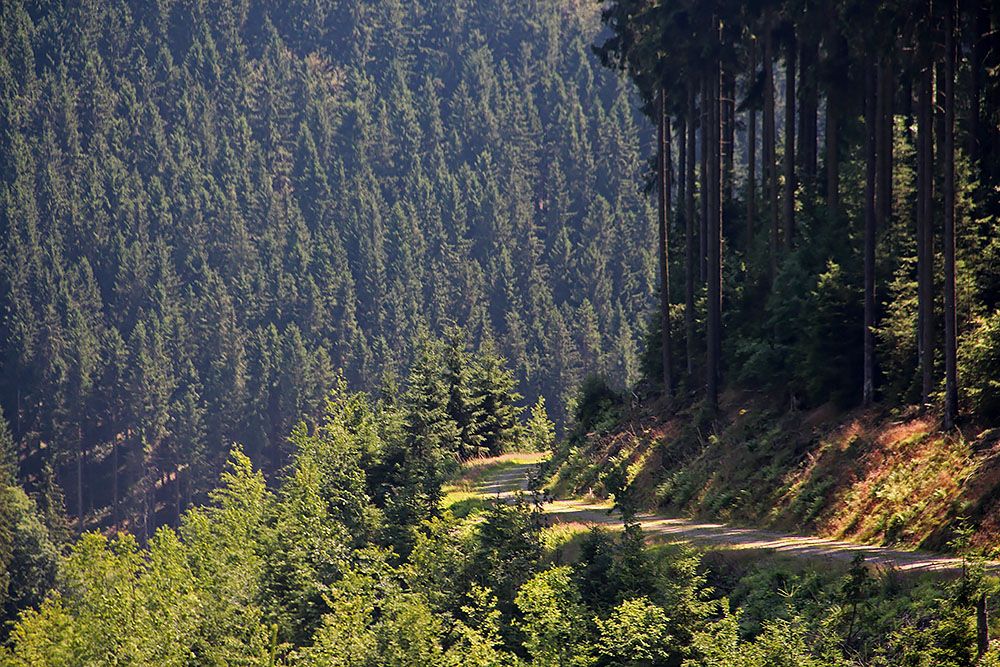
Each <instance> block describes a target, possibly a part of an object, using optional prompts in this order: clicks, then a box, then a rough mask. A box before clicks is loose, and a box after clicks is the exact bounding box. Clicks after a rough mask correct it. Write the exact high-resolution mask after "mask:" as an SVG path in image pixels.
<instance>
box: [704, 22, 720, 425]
mask: <svg viewBox="0 0 1000 667" xmlns="http://www.w3.org/2000/svg"><path fill="white" fill-rule="evenodd" d="M713 29H717V27H716V26H713ZM720 79H721V70H720V66H719V64H718V63H716V64H715V65H714V66H713V72H712V76H711V83H710V86H709V88H710V90H709V95H708V98H709V108H710V112H709V120H710V123H709V124H710V129H709V137H710V141H709V146H710V151H711V154H710V156H709V163H710V164H709V177H710V180H711V183H710V184H709V193H710V194H709V206H710V208H711V211H710V216H711V220H710V222H709V229H708V263H709V267H708V273H709V275H708V355H707V356H708V368H707V369H706V372H705V375H706V400H707V403H708V408H709V410H710V411H711V412H712V413H715V412H716V411H717V410H718V406H719V367H720V363H719V361H720V360H719V353H720V351H721V340H722V332H721V325H722V308H721V297H722V280H721V279H722V168H721V167H722V165H721V161H722V128H721V127H720V125H721V114H720V97H721V81H720Z"/></svg>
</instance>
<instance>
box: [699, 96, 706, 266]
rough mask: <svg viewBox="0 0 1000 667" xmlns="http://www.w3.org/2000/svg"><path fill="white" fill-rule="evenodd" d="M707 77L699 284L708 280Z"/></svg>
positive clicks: (703, 104)
mask: <svg viewBox="0 0 1000 667" xmlns="http://www.w3.org/2000/svg"><path fill="white" fill-rule="evenodd" d="M708 88H709V86H708V77H707V76H706V77H705V78H704V80H703V81H702V82H701V109H700V114H699V116H700V117H701V120H700V123H699V124H700V125H701V188H700V193H699V203H700V205H701V219H700V220H699V223H700V225H699V230H698V232H699V233H698V266H699V271H698V275H699V276H700V277H701V282H702V283H704V282H705V281H706V280H707V279H708V209H709V204H708V180H709V179H708V152H709V148H708V146H709V141H708V136H707V134H708V133H707V129H708V126H709V121H708V116H707V114H708V108H709V104H708Z"/></svg>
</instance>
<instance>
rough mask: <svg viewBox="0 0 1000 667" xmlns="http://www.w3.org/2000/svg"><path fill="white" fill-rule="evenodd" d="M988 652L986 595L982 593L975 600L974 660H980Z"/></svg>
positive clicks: (988, 630)
mask: <svg viewBox="0 0 1000 667" xmlns="http://www.w3.org/2000/svg"><path fill="white" fill-rule="evenodd" d="M989 650H990V616H989V608H988V607H987V598H986V593H985V592H982V593H980V594H979V597H978V598H977V599H976V658H977V659H979V660H982V659H983V656H984V655H986V653H987V652H988V651H989Z"/></svg>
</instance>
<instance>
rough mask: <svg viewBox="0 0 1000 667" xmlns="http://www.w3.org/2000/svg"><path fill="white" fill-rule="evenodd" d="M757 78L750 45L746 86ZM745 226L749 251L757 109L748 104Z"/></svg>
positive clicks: (754, 192)
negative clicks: (748, 73)
mask: <svg viewBox="0 0 1000 667" xmlns="http://www.w3.org/2000/svg"><path fill="white" fill-rule="evenodd" d="M756 78H757V48H756V44H754V43H753V42H751V43H750V76H749V77H748V79H747V81H748V86H753V82H754V80H755V79H756ZM746 203H747V220H746V223H747V226H746V248H747V250H748V251H749V250H750V246H751V245H752V244H753V227H754V218H755V217H757V108H756V107H755V106H754V105H753V104H750V105H748V107H747V186H746Z"/></svg>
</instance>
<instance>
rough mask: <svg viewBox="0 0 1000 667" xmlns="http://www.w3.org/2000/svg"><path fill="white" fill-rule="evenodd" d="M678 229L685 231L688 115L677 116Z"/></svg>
mask: <svg viewBox="0 0 1000 667" xmlns="http://www.w3.org/2000/svg"><path fill="white" fill-rule="evenodd" d="M676 133H677V172H676V173H677V178H675V179H674V180H676V181H677V185H676V186H674V187H675V188H676V190H677V205H676V209H677V213H676V219H677V228H678V229H683V225H684V202H685V199H686V196H687V178H686V174H687V113H681V114H678V115H677V130H676Z"/></svg>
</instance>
